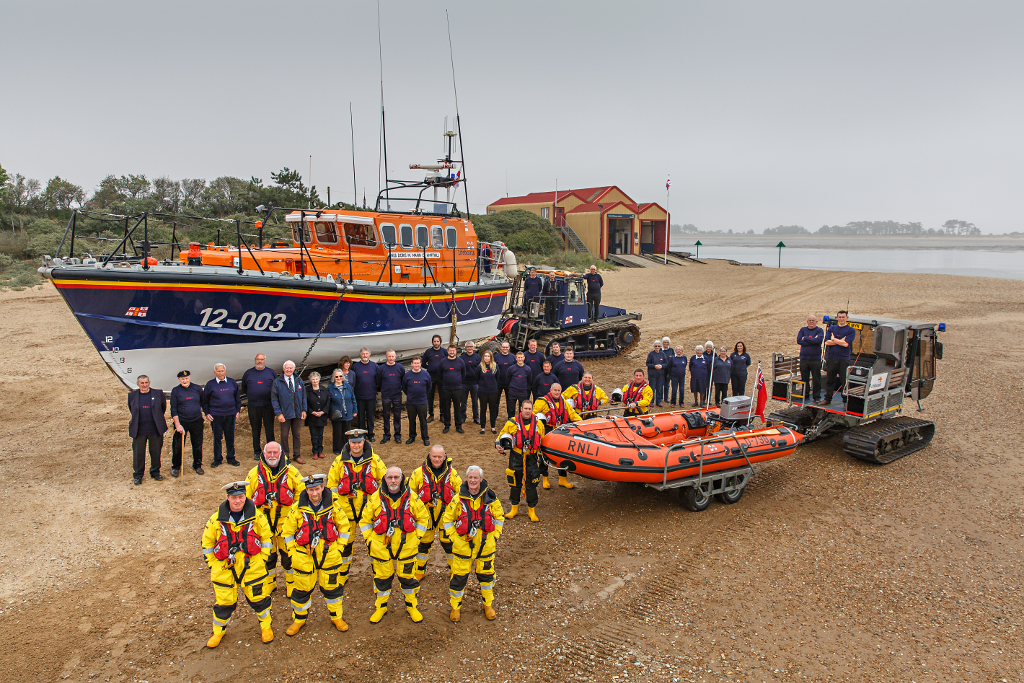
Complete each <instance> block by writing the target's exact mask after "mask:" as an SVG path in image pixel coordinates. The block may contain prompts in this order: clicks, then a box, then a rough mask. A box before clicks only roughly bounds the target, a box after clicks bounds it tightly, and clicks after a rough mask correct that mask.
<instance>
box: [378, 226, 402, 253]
mask: <svg viewBox="0 0 1024 683" xmlns="http://www.w3.org/2000/svg"><path fill="white" fill-rule="evenodd" d="M380 236H381V237H382V238H383V239H384V244H385V245H386V246H387V247H388V248H389V249H390V248H392V247H394V246H395V245H396V244H398V236H397V235H396V234H395V226H393V225H391V224H390V223H381V225H380Z"/></svg>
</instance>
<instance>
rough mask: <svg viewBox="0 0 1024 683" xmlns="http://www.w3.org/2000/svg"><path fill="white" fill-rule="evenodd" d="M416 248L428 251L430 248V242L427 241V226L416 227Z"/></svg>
mask: <svg viewBox="0 0 1024 683" xmlns="http://www.w3.org/2000/svg"><path fill="white" fill-rule="evenodd" d="M416 246H417V247H419V248H421V249H426V248H427V247H429V246H430V242H429V241H428V240H427V226H425V225H417V226H416Z"/></svg>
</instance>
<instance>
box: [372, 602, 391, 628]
mask: <svg viewBox="0 0 1024 683" xmlns="http://www.w3.org/2000/svg"><path fill="white" fill-rule="evenodd" d="M387 613H388V606H387V603H385V604H383V605H380V606H378V607H377V609H375V610H374V611H373V614H371V615H370V623H371V624H377V623H380V620H381V619H383V618H384V615H385V614H387Z"/></svg>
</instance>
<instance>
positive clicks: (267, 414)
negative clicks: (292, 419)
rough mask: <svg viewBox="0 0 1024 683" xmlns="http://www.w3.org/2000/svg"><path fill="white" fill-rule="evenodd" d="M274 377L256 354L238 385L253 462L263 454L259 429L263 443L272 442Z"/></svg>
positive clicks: (261, 358)
mask: <svg viewBox="0 0 1024 683" xmlns="http://www.w3.org/2000/svg"><path fill="white" fill-rule="evenodd" d="M275 377H277V373H276V372H274V371H273V370H271V369H270V368H268V367H267V357H266V356H264V355H263V354H262V353H257V354H256V359H255V360H254V361H253V367H251V368H249V369H248V370H246V371H245V373H243V374H242V379H241V381H240V382H239V383H238V386H239V388H240V389H241V390H242V391H243V392H244V393H245V403H246V408H245V410H246V412H247V413H248V414H249V428H250V429H251V430H252V459H253V460H259V459H260V456H261V455H262V454H263V446H262V444H261V443H260V428H261V427H262V430H263V433H264V435H265V436H266V441H265V442H264V443H270V442H271V441H273V440H274V406H272V405H270V390H271V389H273V387H274V378H275ZM172 410H173V408H172ZM171 414H172V415H173V414H174V413H173V412H172V413H171Z"/></svg>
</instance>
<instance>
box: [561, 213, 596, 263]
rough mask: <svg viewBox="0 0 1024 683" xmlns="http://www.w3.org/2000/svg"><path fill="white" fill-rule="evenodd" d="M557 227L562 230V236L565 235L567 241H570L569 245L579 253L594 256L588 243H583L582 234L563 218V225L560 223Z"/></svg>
mask: <svg viewBox="0 0 1024 683" xmlns="http://www.w3.org/2000/svg"><path fill="white" fill-rule="evenodd" d="M557 227H558V229H559V230H561V231H562V237H564V238H565V240H566V242H568V243H569V246H571V247H572V248H573V249H575V250H576V253H577V254H586V255H587V256H593V254H592V253H590V249H588V248H587V245H586V244H584V243H583V240H581V239H580V236H579V235H577V234H576V231H575V230H573V229H572V228H571V227H569V224H568V223H566V222H565V221H564V220H563V221H561V225H558V226H557Z"/></svg>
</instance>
